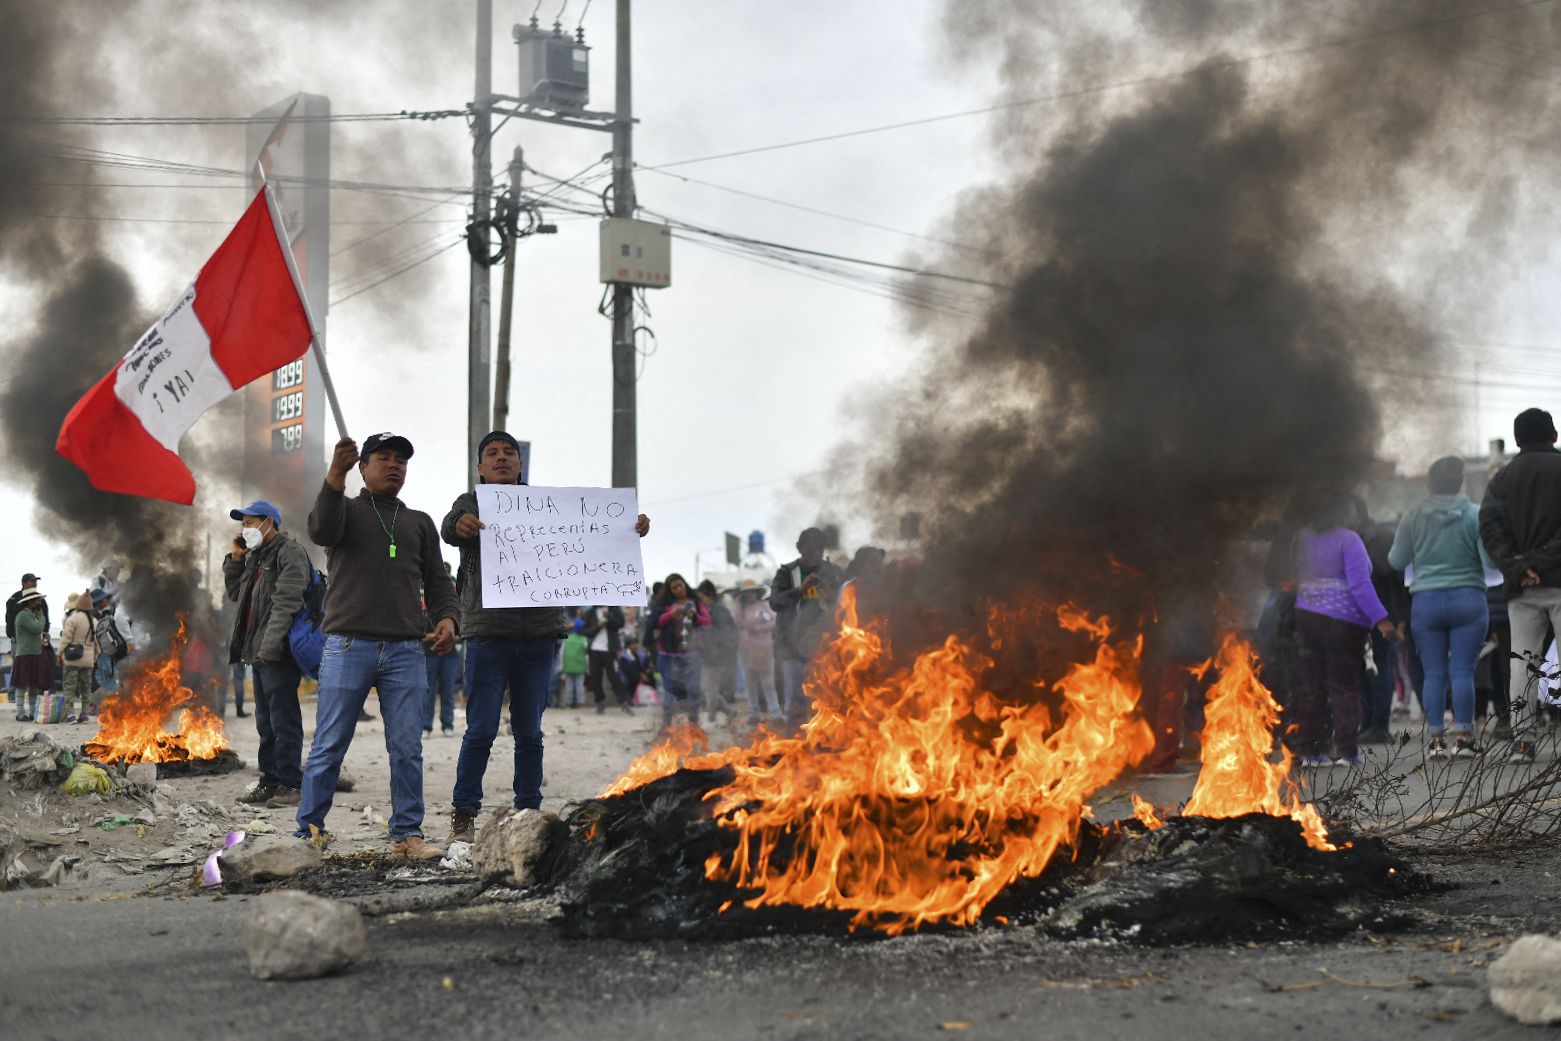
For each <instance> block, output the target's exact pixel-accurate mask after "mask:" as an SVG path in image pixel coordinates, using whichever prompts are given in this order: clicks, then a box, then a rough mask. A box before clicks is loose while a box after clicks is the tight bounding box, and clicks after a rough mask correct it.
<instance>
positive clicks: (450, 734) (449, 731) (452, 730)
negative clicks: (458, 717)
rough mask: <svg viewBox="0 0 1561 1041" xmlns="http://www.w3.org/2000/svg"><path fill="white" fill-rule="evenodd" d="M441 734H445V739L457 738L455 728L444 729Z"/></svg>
mask: <svg viewBox="0 0 1561 1041" xmlns="http://www.w3.org/2000/svg"><path fill="white" fill-rule="evenodd" d="M439 732H440V733H441V734H443V735H444V736H445V737H454V736H455V728H454V727H442V728H441V729H440V731H439Z"/></svg>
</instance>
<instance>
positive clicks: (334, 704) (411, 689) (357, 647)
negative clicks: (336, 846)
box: [256, 634, 428, 842]
mask: <svg viewBox="0 0 1561 1041" xmlns="http://www.w3.org/2000/svg"><path fill="white" fill-rule="evenodd" d="M370 687H373V688H375V689H376V690H378V691H379V711H380V715H381V716H382V717H383V718H384V721H385V751H386V752H388V753H389V754H390V807H391V814H390V838H391V840H392V841H395V842H399V841H400V840H402V839H404V838H406V837H407V836H408V835H422V834H423V732H422V727H421V725H420V723H421V719H420V717H421V716H422V714H423V698H424V697H425V696H426V695H427V692H428V672H427V669H426V668H425V666H424V665H423V641H422V640H373V639H369V638H368V637H364V636H340V635H336V634H332V635H330V636H327V637H326V638H325V653H324V656H323V657H322V659H321V661H320V693H319V706H318V707H317V708H316V709H315V725H314V744H312V745H311V746H310V747H309V762H308V763H307V764H305V766H304V783H303V795H302V797H301V799H300V800H299V803H298V831H297V832H295V834H297V835H308V834H309V825H311V824H313V825H315V826H316V827H318V828H319V829H320V830H321V831H324V830H325V815H326V814H327V813H329V812H330V811H331V799H332V797H333V796H334V795H335V794H336V778H337V775H339V774H340V773H341V762H342V759H344V758H345V757H346V755H347V746H348V745H350V744H351V743H352V734H353V731H354V730H356V729H357V727H358V713H359V712H360V711H362V709H363V703H364V701H366V700H367V699H368V696H369V688H370ZM256 707H257V708H258V707H259V702H258V700H257V702H256Z"/></svg>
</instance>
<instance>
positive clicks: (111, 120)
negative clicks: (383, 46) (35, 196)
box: [0, 108, 466, 127]
mask: <svg viewBox="0 0 1561 1041" xmlns="http://www.w3.org/2000/svg"><path fill="white" fill-rule="evenodd" d="M464 115H466V109H464V108H444V109H432V110H427V111H408V110H407V109H402V110H401V111H400V112H344V113H341V114H339V115H335V114H333V115H328V116H301V115H292V116H289V117H287V121H288V122H289V123H391V122H401V121H414V122H425V123H426V122H432V121H434V120H439V119H453V118H455V117H457V116H464ZM276 121H277V117H276V116H0V123H24V124H39V125H44V126H96V127H122V126H143V127H164V126H246V125H250V124H265V125H267V126H270V125H272V124H274V123H276Z"/></svg>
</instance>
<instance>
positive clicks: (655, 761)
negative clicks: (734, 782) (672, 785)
mask: <svg viewBox="0 0 1561 1041" xmlns="http://www.w3.org/2000/svg"><path fill="white" fill-rule="evenodd" d="M709 750H710V738H709V737H708V736H707V735H706V734H705V732H704V730H702V729H700V727H698V726H697V725H696V724H694V723H691V722H689V721H688V720H686V719H680V720H678V721H677V722H676V723H674V724H673V725H672V727H671V728H670V729H668V730H667V732H666V734H665V735H664V736H663V737H662V738H661V739H660V740H658V741H657V742H656V743H655V744H654V745H652V746H651V747H650V749H649V750H648V751H646V752H645V753H644V754H643V755H641V756H639V757H638V758H636V759H635V760H634V762H632V763H630V764H629V768H628V769H627V770H625V771H624V772H623V776H622V777H620V778H618V779H617V780H616V781H614V782H613V783H612V784H610V785H608V786H607V788H606V790H605V791H603V792H602V794H600V795H598V796H597V798H598V799H610V798H612V797H613V796H614V795H622V794H623V793H624V792H627V791H632V790H633V789H635V788H638V787H640V786H642V785H646V784H649V783H650V782H651V781H654V780H656V779H657V778H659V777H667V776H670V775H671V774H675V773H677V772H678V771H679V770H682V769H684V768H687V769H689V770H708V769H713V768H715V767H717V766H721V765H724V764H725V762H726V757H725V756H722V755H709V754H708V753H709Z"/></svg>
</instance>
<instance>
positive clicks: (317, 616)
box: [287, 554, 325, 679]
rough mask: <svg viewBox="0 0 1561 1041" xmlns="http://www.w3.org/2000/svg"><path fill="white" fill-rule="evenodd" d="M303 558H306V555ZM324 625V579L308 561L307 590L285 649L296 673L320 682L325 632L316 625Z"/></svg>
mask: <svg viewBox="0 0 1561 1041" xmlns="http://www.w3.org/2000/svg"><path fill="white" fill-rule="evenodd" d="M306 555H307V554H306ZM323 621H325V576H324V575H322V574H321V573H320V572H319V571H317V570H316V569H315V566H314V561H312V560H311V561H309V588H307V589H305V590H304V603H303V606H302V607H300V608H299V609H298V613H297V614H296V615H294V616H293V624H292V625H291V626H289V627H288V630H287V649H288V650H289V651H291V652H292V655H293V661H295V662H297V663H298V671H300V672H302V673H303V674H304V675H305V676H308V677H309V678H310V679H319V678H320V659H321V658H322V657H324V655H325V631H324V630H323V629H321V628H320V623H321V622H323Z"/></svg>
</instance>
